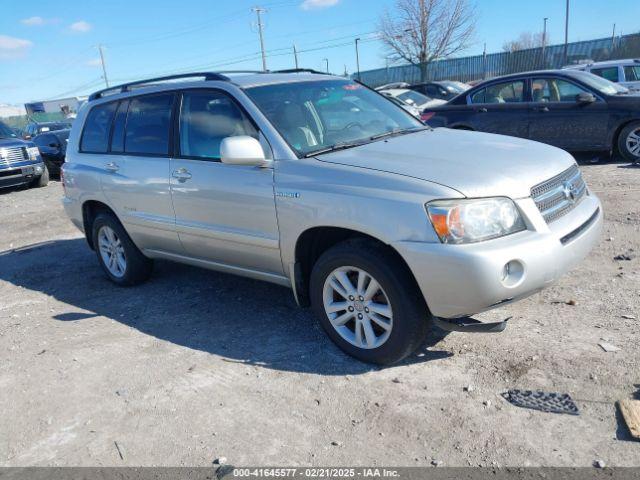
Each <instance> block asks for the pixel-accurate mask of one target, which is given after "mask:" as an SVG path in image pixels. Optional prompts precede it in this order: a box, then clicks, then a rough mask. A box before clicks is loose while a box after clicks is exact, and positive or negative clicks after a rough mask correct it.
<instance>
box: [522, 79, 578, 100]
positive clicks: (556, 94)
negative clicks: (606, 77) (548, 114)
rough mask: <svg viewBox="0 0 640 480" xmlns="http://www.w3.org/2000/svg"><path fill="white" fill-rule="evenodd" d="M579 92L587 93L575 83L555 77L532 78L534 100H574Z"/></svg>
mask: <svg viewBox="0 0 640 480" xmlns="http://www.w3.org/2000/svg"><path fill="white" fill-rule="evenodd" d="M581 93H589V92H587V91H586V90H585V89H584V88H581V87H579V86H577V85H576V84H575V83H571V82H567V81H566V80H559V79H557V78H536V79H534V80H533V85H532V94H533V101H534V102H575V101H576V97H577V96H578V95H580V94H581Z"/></svg>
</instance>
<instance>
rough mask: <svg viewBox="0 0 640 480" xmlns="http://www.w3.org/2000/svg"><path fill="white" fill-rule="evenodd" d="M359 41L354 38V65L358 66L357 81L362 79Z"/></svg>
mask: <svg viewBox="0 0 640 480" xmlns="http://www.w3.org/2000/svg"><path fill="white" fill-rule="evenodd" d="M359 41H360V39H359V38H356V65H357V68H358V81H361V80H362V79H361V78H360V51H359V50H358V42H359Z"/></svg>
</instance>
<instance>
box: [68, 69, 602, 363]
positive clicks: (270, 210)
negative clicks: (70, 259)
mask: <svg viewBox="0 0 640 480" xmlns="http://www.w3.org/2000/svg"><path fill="white" fill-rule="evenodd" d="M192 77H193V78H197V77H196V76H195V75H192ZM198 77H201V78H202V80H198V81H193V80H192V81H188V80H187V79H186V77H184V76H177V77H176V76H174V77H169V78H168V79H169V80H172V81H171V82H162V81H161V80H167V78H166V77H165V78H163V79H155V80H150V81H147V82H138V83H137V84H128V85H124V86H121V87H116V88H112V89H111V90H109V91H103V92H98V93H96V94H93V95H92V96H90V98H89V101H88V102H87V104H86V105H85V106H84V107H83V108H82V109H81V111H80V112H79V114H78V119H77V121H76V123H75V124H74V127H73V128H72V131H71V135H70V138H69V145H68V148H67V160H66V162H65V164H64V165H63V173H64V186H65V192H66V193H65V198H64V205H65V209H66V211H67V213H68V215H69V216H70V218H71V220H72V222H73V223H74V224H75V225H76V226H77V227H78V228H80V229H81V230H83V231H84V232H85V234H86V237H87V241H88V243H89V246H90V247H91V248H93V249H94V250H95V252H96V255H97V258H98V262H99V263H100V265H101V266H102V269H103V270H104V272H105V274H106V275H107V277H109V278H110V279H111V280H112V281H113V282H114V283H116V284H118V285H135V284H138V283H140V282H143V281H144V280H146V279H147V278H148V277H149V275H150V273H151V270H152V265H153V260H154V259H168V260H174V261H177V262H182V263H187V264H191V265H196V266H200V267H205V268H210V269H213V270H219V271H222V272H229V273H234V274H239V275H244V276H247V277H251V278H254V279H259V280H266V281H269V282H274V283H277V284H280V285H284V286H287V287H291V288H292V289H293V292H294V295H295V297H296V299H297V301H298V303H299V304H300V305H303V306H306V305H311V306H312V307H313V310H314V311H315V313H316V315H317V317H318V319H319V321H320V323H321V324H322V326H323V327H324V329H325V330H326V332H327V334H328V335H329V337H331V339H332V340H333V341H334V342H335V343H336V344H337V345H338V346H339V347H340V348H342V349H343V350H344V351H346V352H347V353H349V354H351V355H353V356H355V357H357V358H359V359H361V360H364V361H368V362H376V363H380V364H387V363H392V362H396V361H398V360H400V359H402V358H404V357H406V356H407V355H409V354H410V353H411V352H413V351H414V350H415V349H416V348H417V347H418V346H419V345H420V344H421V343H422V342H423V340H424V337H425V335H426V334H427V332H428V327H429V325H430V324H431V323H435V324H437V325H438V326H441V327H443V328H445V329H448V330H462V331H500V330H503V329H504V327H505V325H506V324H505V323H504V322H502V323H497V324H482V323H479V322H477V321H474V320H472V319H469V318H468V317H469V316H470V315H472V314H475V313H477V312H482V311H484V310H488V309H491V308H494V307H497V306H499V305H503V304H505V303H508V302H512V301H515V300H518V299H521V298H523V297H526V296H528V295H531V294H532V293H534V292H537V291H538V290H540V289H542V288H544V287H546V286H547V285H549V284H550V283H551V282H552V281H554V280H555V279H557V278H558V277H559V276H560V275H562V274H563V273H564V272H566V271H567V270H569V269H570V268H572V267H573V266H574V265H576V263H577V262H579V261H580V260H581V259H582V258H583V257H584V256H585V255H587V253H588V252H589V251H590V250H591V248H592V247H593V245H594V244H595V243H596V242H597V240H598V238H599V233H600V230H601V227H602V211H601V206H600V202H599V201H598V199H597V198H596V196H595V195H593V193H591V192H590V191H589V190H588V189H587V187H586V185H585V183H584V181H583V179H582V176H581V174H580V171H579V169H578V167H577V165H576V163H575V161H574V159H573V158H572V157H571V155H569V154H568V153H566V152H564V151H562V150H559V149H557V148H554V147H550V146H546V145H543V144H540V143H534V142H531V141H526V140H522V139H516V138H509V137H503V136H498V135H489V134H482V133H473V132H461V131H454V130H450V129H444V128H441V129H436V130H433V129H431V128H429V127H427V126H425V125H423V124H421V123H420V121H419V120H417V119H416V118H414V117H413V116H411V115H410V114H409V113H407V112H405V111H404V110H403V109H402V108H400V107H398V106H396V105H395V104H393V103H392V102H389V101H388V100H386V99H385V98H384V97H382V96H381V95H380V94H378V93H377V92H375V91H373V90H370V89H368V88H367V87H365V86H362V85H360V84H358V83H355V82H353V81H350V80H345V79H342V78H338V77H332V76H328V75H323V74H317V73H314V72H307V71H298V70H296V71H294V72H291V71H288V72H274V73H252V74H242V75H237V74H234V75H231V74H228V75H223V74H219V73H207V74H200V75H198ZM178 78H182V79H183V80H185V81H184V82H178V81H177V80H178ZM134 87H135V88H134ZM345 104H346V106H348V108H347V109H346V110H348V111H349V115H335V114H334V112H336V111H342V110H344V109H343V108H342V106H343V105H345Z"/></svg>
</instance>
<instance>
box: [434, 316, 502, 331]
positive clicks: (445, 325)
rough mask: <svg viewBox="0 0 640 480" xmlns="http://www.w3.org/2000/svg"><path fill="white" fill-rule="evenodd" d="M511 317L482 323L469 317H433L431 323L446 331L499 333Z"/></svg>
mask: <svg viewBox="0 0 640 480" xmlns="http://www.w3.org/2000/svg"><path fill="white" fill-rule="evenodd" d="M512 318H513V317H508V318H505V319H504V320H503V321H501V322H494V323H482V322H481V321H479V320H476V319H474V318H471V317H462V318H447V319H444V318H438V317H433V323H434V324H435V325H436V326H438V327H439V328H441V329H442V330H446V331H447V332H467V333H500V332H502V331H504V329H505V328H507V322H508V321H509V320H511V319H512Z"/></svg>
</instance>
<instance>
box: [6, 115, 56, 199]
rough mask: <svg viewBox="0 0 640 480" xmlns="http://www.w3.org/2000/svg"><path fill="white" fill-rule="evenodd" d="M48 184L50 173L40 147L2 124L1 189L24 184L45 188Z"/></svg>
mask: <svg viewBox="0 0 640 480" xmlns="http://www.w3.org/2000/svg"><path fill="white" fill-rule="evenodd" d="M48 183H49V171H48V170H47V168H46V166H45V164H44V162H43V161H42V158H41V157H40V152H39V151H38V147H36V146H35V145H34V144H33V143H32V142H28V141H25V140H22V139H20V138H19V137H18V136H17V135H16V133H15V132H14V131H13V130H12V129H10V128H9V127H8V126H6V125H5V124H4V123H2V122H0V188H3V187H12V186H15V185H24V184H28V185H30V186H34V187H44V186H45V185H47V184H48Z"/></svg>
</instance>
